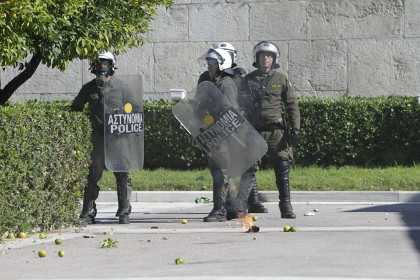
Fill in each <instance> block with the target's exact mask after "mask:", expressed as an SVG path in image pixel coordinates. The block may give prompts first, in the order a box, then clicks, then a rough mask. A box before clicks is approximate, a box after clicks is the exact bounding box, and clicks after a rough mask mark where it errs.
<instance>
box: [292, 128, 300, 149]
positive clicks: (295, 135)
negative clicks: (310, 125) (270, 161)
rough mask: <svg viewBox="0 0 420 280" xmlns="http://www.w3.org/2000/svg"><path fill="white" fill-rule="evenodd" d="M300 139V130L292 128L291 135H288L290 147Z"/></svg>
mask: <svg viewBox="0 0 420 280" xmlns="http://www.w3.org/2000/svg"><path fill="white" fill-rule="evenodd" d="M300 138H302V134H301V133H300V130H299V129H297V128H293V131H292V133H290V135H289V144H290V146H294V145H295V144H296V143H297V142H298V141H299V140H300Z"/></svg>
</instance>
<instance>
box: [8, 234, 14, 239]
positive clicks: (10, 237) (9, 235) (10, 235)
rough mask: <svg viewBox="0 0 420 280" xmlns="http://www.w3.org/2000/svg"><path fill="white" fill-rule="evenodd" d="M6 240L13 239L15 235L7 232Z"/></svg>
mask: <svg viewBox="0 0 420 280" xmlns="http://www.w3.org/2000/svg"><path fill="white" fill-rule="evenodd" d="M7 238H9V239H13V238H15V234H14V233H13V232H9V234H8V235H7Z"/></svg>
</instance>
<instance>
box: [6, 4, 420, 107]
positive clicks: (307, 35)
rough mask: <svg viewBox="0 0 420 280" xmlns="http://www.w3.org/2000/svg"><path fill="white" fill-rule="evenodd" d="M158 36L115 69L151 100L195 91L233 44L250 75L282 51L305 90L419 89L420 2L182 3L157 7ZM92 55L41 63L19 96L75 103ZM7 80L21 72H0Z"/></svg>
mask: <svg viewBox="0 0 420 280" xmlns="http://www.w3.org/2000/svg"><path fill="white" fill-rule="evenodd" d="M152 28H153V30H154V31H153V32H151V33H150V34H149V37H150V38H151V42H150V43H147V44H145V45H144V46H142V47H138V48H135V49H131V50H129V51H128V53H127V54H124V55H121V56H119V57H118V65H117V66H118V68H119V69H118V70H117V73H118V74H141V75H142V76H143V89H144V95H145V99H147V100H156V99H160V98H163V99H170V94H169V89H172V88H182V89H185V90H186V91H187V92H188V91H190V90H192V89H193V88H194V87H195V85H196V82H197V79H198V76H199V74H200V73H201V72H202V71H204V70H205V69H206V67H205V65H203V64H200V63H199V62H198V61H197V58H198V57H199V56H200V55H201V54H202V53H204V52H205V51H206V50H207V49H208V48H209V47H210V46H211V45H212V44H214V43H219V42H221V41H228V42H230V43H232V44H233V45H234V46H235V47H236V49H237V50H238V65H240V66H242V67H244V68H245V69H246V70H247V71H252V70H253V67H252V59H253V58H252V48H253V46H254V45H255V44H256V43H258V42H259V41H261V40H270V41H272V42H274V43H275V44H277V45H278V46H279V48H280V60H279V62H280V65H281V68H280V69H279V70H280V71H281V72H283V73H285V74H287V75H288V76H289V78H290V80H291V82H292V84H293V85H294V86H295V88H296V90H297V93H298V95H299V96H317V97H341V96H343V95H346V94H347V95H350V96H379V95H392V94H396V95H410V96H416V95H417V94H418V93H420V80H419V78H420V0H380V1H379V0H302V1H296V0H277V1H275V0H271V1H270V0H265V1H264V0H226V1H217V0H175V5H173V6H172V7H171V8H170V9H169V10H165V9H159V12H158V16H157V17H156V20H155V21H154V22H153V24H152ZM87 69H88V62H87V61H74V62H73V64H72V65H71V67H70V68H69V69H68V70H66V71H65V72H64V73H61V72H59V71H56V70H52V69H47V68H46V67H43V66H42V67H40V69H39V70H38V71H37V72H36V73H35V75H34V76H33V77H32V78H31V79H30V80H29V81H28V82H27V83H26V84H24V85H23V86H22V87H21V88H19V90H18V92H17V94H15V95H14V96H13V99H12V100H23V99H35V98H36V99H41V100H56V99H71V98H73V97H74V96H75V95H76V94H77V92H78V90H79V89H80V87H81V86H82V84H83V83H85V82H87V81H88V80H90V79H92V78H93V76H92V74H90V73H89V71H88V70H87ZM0 75H1V76H0V77H1V81H2V85H3V86H4V85H5V83H7V81H8V80H10V79H11V78H12V77H14V76H15V75H16V70H15V69H10V68H7V69H6V70H5V71H0Z"/></svg>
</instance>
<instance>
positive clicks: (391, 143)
mask: <svg viewBox="0 0 420 280" xmlns="http://www.w3.org/2000/svg"><path fill="white" fill-rule="evenodd" d="M299 104H300V108H301V112H302V113H301V114H302V132H303V138H302V141H301V142H300V143H299V144H298V145H297V147H296V149H295V150H296V154H297V163H298V164H301V165H337V166H341V165H358V166H366V165H370V166H372V165H382V166H383V165H392V164H404V165H410V164H413V163H415V162H419V160H420V105H419V104H418V101H417V98H414V97H397V96H390V97H377V98H361V97H358V98H350V97H347V98H342V99H319V98H318V99H317V98H304V99H301V100H300V102H299Z"/></svg>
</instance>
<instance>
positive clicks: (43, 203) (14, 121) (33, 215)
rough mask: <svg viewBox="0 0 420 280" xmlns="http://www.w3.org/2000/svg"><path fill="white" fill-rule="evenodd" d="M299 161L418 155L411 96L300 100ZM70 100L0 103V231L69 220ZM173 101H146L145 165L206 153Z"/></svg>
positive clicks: (355, 161)
mask: <svg viewBox="0 0 420 280" xmlns="http://www.w3.org/2000/svg"><path fill="white" fill-rule="evenodd" d="M299 104H300V108H301V114H302V133H303V138H302V140H301V141H300V142H299V143H298V145H297V146H296V147H295V155H296V162H297V164H300V165H336V166H340V165H359V166H367V165H369V166H373V165H382V166H386V165H394V164H396V163H397V164H403V165H410V164H413V163H417V162H419V159H420V106H419V104H418V103H417V99H416V98H414V97H396V96H391V97H379V98H349V97H347V98H342V99H319V98H318V99H317V98H301V99H300V100H299ZM69 105H70V102H69V101H66V102H52V103H48V102H27V103H24V104H12V105H10V106H6V107H0V141H1V142H0V180H1V181H0V182H1V183H0V184H1V185H0V213H2V215H1V216H0V237H1V236H2V235H3V234H4V233H5V232H6V231H14V232H17V231H28V230H30V229H34V228H47V229H48V228H55V227H60V226H66V225H71V224H74V223H75V218H76V216H77V214H78V212H79V211H80V205H79V200H80V198H81V197H82V190H83V187H84V185H85V183H86V173H87V171H88V168H87V167H88V164H89V152H90V149H91V144H90V141H89V136H90V125H89V121H88V118H87V116H86V114H83V113H77V112H69V109H68V108H69ZM173 105H174V103H173V102H167V101H158V102H145V104H144V111H145V119H144V120H145V166H144V167H145V168H147V169H154V168H159V167H162V168H170V169H197V168H204V167H205V166H206V156H205V154H204V153H203V151H201V150H200V149H198V148H194V147H192V145H191V137H190V136H189V134H188V133H187V132H186V130H185V129H184V128H183V127H182V126H181V125H180V124H179V122H178V121H177V120H176V119H175V118H174V116H173V115H172V107H173Z"/></svg>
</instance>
